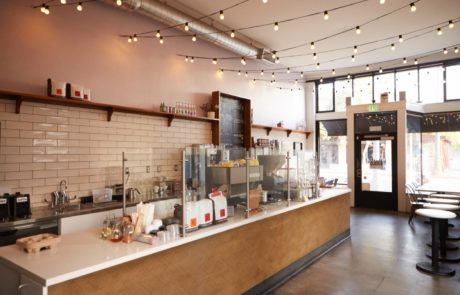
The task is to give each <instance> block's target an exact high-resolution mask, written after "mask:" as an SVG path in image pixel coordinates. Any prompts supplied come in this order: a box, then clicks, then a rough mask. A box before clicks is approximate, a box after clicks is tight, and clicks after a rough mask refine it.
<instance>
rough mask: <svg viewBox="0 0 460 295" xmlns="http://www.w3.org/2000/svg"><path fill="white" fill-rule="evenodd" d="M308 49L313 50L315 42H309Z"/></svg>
mask: <svg viewBox="0 0 460 295" xmlns="http://www.w3.org/2000/svg"><path fill="white" fill-rule="evenodd" d="M310 49H311V50H313V49H315V42H311V43H310Z"/></svg>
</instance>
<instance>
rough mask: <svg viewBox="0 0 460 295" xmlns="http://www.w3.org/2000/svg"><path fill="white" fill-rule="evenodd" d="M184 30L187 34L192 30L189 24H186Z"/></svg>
mask: <svg viewBox="0 0 460 295" xmlns="http://www.w3.org/2000/svg"><path fill="white" fill-rule="evenodd" d="M184 30H185V31H186V32H188V31H189V30H190V28H189V26H188V23H185V26H184Z"/></svg>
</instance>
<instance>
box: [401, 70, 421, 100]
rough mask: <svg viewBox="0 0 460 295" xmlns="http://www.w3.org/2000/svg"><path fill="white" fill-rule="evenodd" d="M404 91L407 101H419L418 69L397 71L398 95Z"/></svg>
mask: <svg viewBox="0 0 460 295" xmlns="http://www.w3.org/2000/svg"><path fill="white" fill-rule="evenodd" d="M402 91H404V92H405V95H406V101H408V102H410V103H417V102H418V70H409V71H403V72H397V73H396V95H397V96H398V99H397V100H399V95H400V92H402Z"/></svg>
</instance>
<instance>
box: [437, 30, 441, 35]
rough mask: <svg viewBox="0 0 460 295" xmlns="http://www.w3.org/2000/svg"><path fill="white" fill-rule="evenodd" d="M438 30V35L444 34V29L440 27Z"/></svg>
mask: <svg viewBox="0 0 460 295" xmlns="http://www.w3.org/2000/svg"><path fill="white" fill-rule="evenodd" d="M437 32H438V36H441V35H442V29H441V28H438V29H437Z"/></svg>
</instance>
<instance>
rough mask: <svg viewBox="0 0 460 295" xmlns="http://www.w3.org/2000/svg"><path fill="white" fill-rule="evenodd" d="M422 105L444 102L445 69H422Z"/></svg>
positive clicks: (440, 67) (420, 73) (438, 67)
mask: <svg viewBox="0 0 460 295" xmlns="http://www.w3.org/2000/svg"><path fill="white" fill-rule="evenodd" d="M419 75H420V100H421V103H423V104H427V103H438V102H443V101H444V83H443V81H444V77H443V76H444V73H443V67H442V66H437V67H430V68H421V69H420V72H419Z"/></svg>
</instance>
